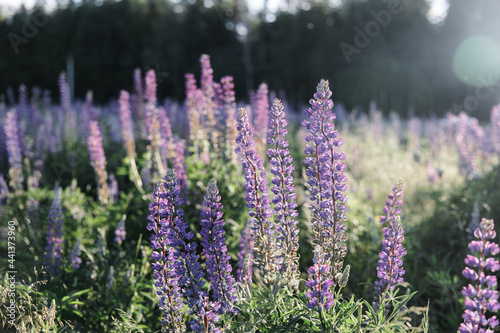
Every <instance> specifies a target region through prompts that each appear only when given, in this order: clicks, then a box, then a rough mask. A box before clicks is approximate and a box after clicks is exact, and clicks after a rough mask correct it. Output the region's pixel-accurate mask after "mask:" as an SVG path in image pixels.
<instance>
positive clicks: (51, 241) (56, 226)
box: [45, 188, 64, 276]
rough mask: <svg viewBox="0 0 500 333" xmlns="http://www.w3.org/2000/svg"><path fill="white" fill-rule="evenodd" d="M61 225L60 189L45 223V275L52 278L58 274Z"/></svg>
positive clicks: (60, 253) (60, 254) (60, 251)
mask: <svg viewBox="0 0 500 333" xmlns="http://www.w3.org/2000/svg"><path fill="white" fill-rule="evenodd" d="M63 224H64V222H63V219H62V209H61V189H60V188H59V189H57V191H56V195H55V196H54V200H52V205H51V206H50V212H49V221H48V223H47V245H46V246H45V251H46V253H45V265H46V266H47V273H49V274H51V275H52V276H56V275H59V273H60V267H61V259H62V234H63Z"/></svg>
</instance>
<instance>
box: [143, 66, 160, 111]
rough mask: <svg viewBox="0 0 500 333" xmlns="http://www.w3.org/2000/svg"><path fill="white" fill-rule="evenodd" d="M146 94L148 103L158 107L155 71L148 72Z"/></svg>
mask: <svg viewBox="0 0 500 333" xmlns="http://www.w3.org/2000/svg"><path fill="white" fill-rule="evenodd" d="M144 80H145V81H146V94H145V96H144V97H145V98H146V101H148V103H151V104H154V105H156V86H157V85H156V74H155V71H154V70H153V69H151V70H149V71H147V72H146V77H145V79H144Z"/></svg>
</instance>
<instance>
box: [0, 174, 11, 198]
mask: <svg viewBox="0 0 500 333" xmlns="http://www.w3.org/2000/svg"><path fill="white" fill-rule="evenodd" d="M8 197H9V187H8V186H7V182H6V181H5V178H3V175H2V174H1V173H0V203H3V202H4V201H7V198H8Z"/></svg>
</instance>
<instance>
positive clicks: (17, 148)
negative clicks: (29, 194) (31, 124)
mask: <svg viewBox="0 0 500 333" xmlns="http://www.w3.org/2000/svg"><path fill="white" fill-rule="evenodd" d="M4 131H5V138H6V141H5V144H6V146H7V153H8V155H9V178H10V181H9V185H10V186H11V188H12V189H13V190H14V191H20V190H22V189H23V182H24V175H23V157H22V153H21V144H20V141H19V128H18V126H17V117H16V113H15V111H10V112H8V113H7V116H6V118H5V124H4Z"/></svg>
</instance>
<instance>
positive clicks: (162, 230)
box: [147, 181, 186, 333]
mask: <svg viewBox="0 0 500 333" xmlns="http://www.w3.org/2000/svg"><path fill="white" fill-rule="evenodd" d="M166 194H168V193H167V189H166V188H165V183H164V182H163V181H161V182H159V183H158V186H157V187H156V188H155V191H154V193H153V194H152V199H153V202H151V203H150V204H149V212H150V215H149V216H148V220H149V222H148V225H147V229H148V230H149V231H151V233H152V235H151V247H152V249H153V255H152V258H153V261H154V263H153V264H152V268H153V270H154V272H153V278H154V281H155V282H154V287H155V290H156V296H157V297H158V300H159V302H160V310H161V311H162V313H163V318H162V324H163V325H167V327H168V328H170V329H171V330H172V332H175V333H180V332H184V331H185V330H186V327H185V324H184V322H183V312H182V308H183V305H182V299H181V287H180V285H179V280H180V278H181V276H180V275H179V274H177V272H176V270H175V262H176V261H177V260H179V257H178V253H177V251H176V249H175V248H174V247H172V246H171V244H170V240H169V239H170V238H174V236H173V235H172V233H173V229H172V228H171V226H170V225H169V222H170V223H171V221H173V219H174V217H173V214H174V207H172V203H171V202H169V201H168V200H169V198H168V197H167V196H166ZM167 205H168V206H167ZM165 214H166V217H163V215H165Z"/></svg>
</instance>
